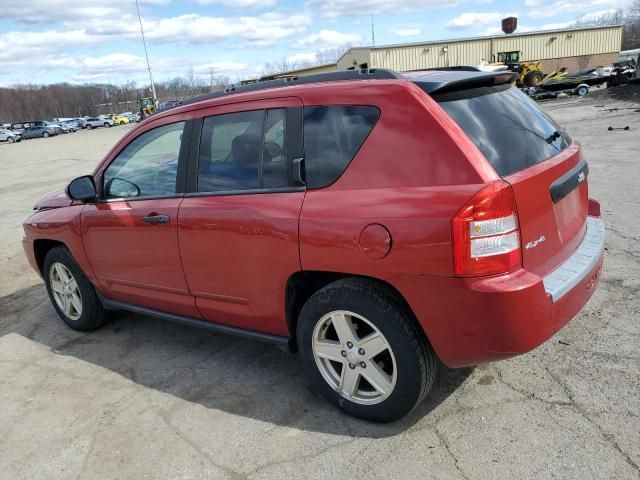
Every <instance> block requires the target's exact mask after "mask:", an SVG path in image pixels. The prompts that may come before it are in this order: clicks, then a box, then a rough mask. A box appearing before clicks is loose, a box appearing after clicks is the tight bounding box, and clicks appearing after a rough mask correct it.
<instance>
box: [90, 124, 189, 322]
mask: <svg viewBox="0 0 640 480" xmlns="http://www.w3.org/2000/svg"><path fill="white" fill-rule="evenodd" d="M185 125H186V122H184V121H179V122H174V123H166V124H162V125H158V126H157V127H155V128H151V129H147V130H146V131H145V132H144V133H142V134H140V135H138V136H137V137H135V138H134V139H133V140H132V141H131V142H130V143H129V144H128V145H127V146H126V147H124V148H123V149H122V150H121V151H120V152H119V153H118V154H117V156H116V157H115V158H114V159H113V160H112V161H111V163H110V164H109V165H108V166H107V167H106V169H105V170H104V171H103V172H102V175H101V177H100V181H101V188H100V190H101V192H100V197H101V199H100V201H98V202H97V203H96V204H92V205H87V206H86V207H85V209H84V210H83V212H82V228H83V240H84V245H85V249H86V251H87V256H88V258H89V259H90V262H91V268H92V269H93V271H94V273H95V275H96V276H97V277H98V280H99V282H100V285H101V286H102V288H103V289H104V291H105V293H106V295H107V296H108V297H109V298H110V299H111V300H116V301H120V302H124V303H130V304H135V305H139V306H143V307H149V308H153V309H156V310H161V311H164V312H169V313H175V314H178V315H187V316H198V314H197V310H196V309H195V306H194V301H193V297H191V295H190V294H189V291H188V288H187V283H186V280H185V277H184V273H183V271H182V265H181V262H180V253H179V249H178V228H177V225H178V209H179V207H180V203H181V202H182V193H179V194H178V193H176V192H177V191H178V190H179V188H177V177H178V164H179V162H180V161H181V156H184V155H181V147H182V151H183V152H185V154H186V150H187V148H186V147H187V145H185V146H184V147H183V146H182V137H183V131H184V130H185ZM185 138H186V136H185Z"/></svg>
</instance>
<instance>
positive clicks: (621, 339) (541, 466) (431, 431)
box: [0, 99, 640, 480]
mask: <svg viewBox="0 0 640 480" xmlns="http://www.w3.org/2000/svg"><path fill="white" fill-rule="evenodd" d="M607 105H608V107H607V109H603V108H602V107H597V106H595V104H593V103H592V102H575V101H573V102H570V101H565V102H547V103H545V104H544V108H545V109H547V110H548V111H549V112H550V113H551V114H552V115H553V116H554V117H555V118H557V119H558V120H559V121H560V123H561V124H563V125H564V126H566V127H567V128H568V130H569V131H570V132H571V134H572V135H573V136H574V137H575V138H577V139H579V140H580V141H582V143H583V145H584V147H585V152H586V156H587V158H588V160H589V161H590V177H589V180H590V188H591V194H592V195H593V196H595V197H596V198H598V199H599V200H600V201H601V202H602V205H603V214H604V217H605V221H606V223H607V229H608V237H607V256H606V262H605V267H604V273H603V277H602V282H601V284H600V288H599V289H598V291H597V292H596V294H595V296H594V297H593V298H592V300H591V301H590V303H589V304H588V305H587V306H586V308H585V309H584V310H583V311H582V313H580V314H579V315H578V316H577V317H576V318H575V319H574V320H573V321H572V322H571V323H570V324H569V325H568V326H567V327H566V328H565V329H563V330H562V331H561V332H559V333H558V335H556V336H555V337H554V338H552V339H551V340H549V341H548V342H547V343H546V344H545V345H543V346H541V347H540V348H538V349H537V350H535V351H533V352H531V353H529V354H527V355H524V356H521V357H518V358H514V359H511V360H508V361H503V362H499V363H494V364H489V365H482V366H479V367H476V368H474V369H462V370H447V369H444V368H443V369H442V370H441V371H440V372H439V376H438V380H437V382H436V385H435V387H434V389H433V391H432V393H431V395H430V397H429V398H428V399H427V400H426V401H425V402H424V403H423V404H422V405H421V406H419V407H418V409H417V410H416V411H415V412H414V413H413V414H411V415H410V416H409V417H408V418H406V419H404V420H403V421H401V422H398V423H395V424H391V425H375V424H370V423H366V422H363V421H359V420H356V419H353V418H350V417H347V416H345V415H343V414H341V413H340V412H338V411H336V410H334V409H333V408H331V407H330V406H329V405H328V404H327V403H326V402H325V401H323V400H322V399H321V398H319V397H318V396H317V395H316V394H315V393H313V391H311V389H310V388H309V386H308V384H307V383H306V381H305V380H304V377H303V375H302V369H301V365H300V362H299V360H298V359H297V358H296V357H295V356H290V355H287V354H285V353H283V352H281V351H279V350H277V349H276V348H273V347H270V346H266V345H263V344H259V343H253V342H250V341H247V340H241V339H238V338H233V337H228V336H224V335H216V334H210V333H203V332H201V331H197V330H192V329H189V328H186V327H182V326H177V325H173V324H169V323H164V322H161V321H158V320H154V319H150V318H145V317H136V316H133V315H129V314H117V315H114V318H113V320H112V321H111V322H110V323H109V324H108V325H107V326H106V327H104V328H102V329H100V330H99V331H97V332H93V333H89V334H82V333H78V332H73V331H71V330H69V329H67V328H65V326H64V325H63V323H62V322H61V321H60V320H59V319H58V318H57V317H56V314H55V313H54V310H53V308H52V307H51V305H50V304H49V300H48V298H47V296H46V292H45V289H44V287H43V285H42V282H41V280H40V279H39V277H37V276H36V275H35V273H33V272H32V271H31V269H30V268H29V267H28V265H27V262H26V260H25V258H24V256H23V253H22V251H21V244H20V238H21V235H22V234H21V228H20V223H21V222H22V220H23V219H24V218H25V217H26V215H27V214H28V213H29V210H30V209H31V207H32V206H33V204H34V202H35V201H36V200H37V199H38V198H39V197H41V196H43V195H44V194H46V193H48V192H50V191H52V190H56V189H59V188H62V187H63V186H64V185H65V183H66V182H67V181H68V180H69V179H70V178H72V177H74V176H77V175H81V174H84V173H89V172H90V171H91V170H92V169H93V167H94V165H95V164H96V163H97V162H98V161H99V159H100V158H101V157H102V155H103V154H104V153H105V152H106V151H107V150H108V148H109V147H110V146H111V145H113V144H114V143H115V141H116V140H117V139H118V138H119V137H120V136H121V135H122V134H123V132H124V131H125V130H126V129H128V128H130V127H117V128H111V129H100V130H97V131H92V132H78V133H75V134H71V135H66V136H61V137H58V138H51V139H48V140H29V141H27V142H23V143H21V144H16V145H0V165H2V167H3V175H2V176H1V177H0V202H1V203H2V205H4V208H3V215H2V217H1V218H0V226H1V230H0V379H1V380H0V405H1V406H2V408H0V478H3V479H5V478H6V479H33V478H42V479H48V480H51V479H69V478H90V479H93V478H100V479H112V478H113V479H116V478H120V479H122V478H136V479H141V478H153V479H160V478H167V479H176V478H215V479H217V478H220V479H224V478H232V479H240V478H274V479H280V478H327V479H334V478H390V477H393V478H394V479H397V480H400V479H405V478H406V479H409V478H412V479H413V478H421V479H427V478H442V479H458V478H462V479H483V480H484V479H494V478H495V479H504V478H519V479H541V478H575V479H580V480H583V479H586V478H616V479H631V478H640V469H639V467H640V381H639V378H640V350H639V348H638V344H639V343H638V340H639V339H640V320H639V318H640V296H639V295H638V293H639V292H640V247H639V243H638V240H639V239H640V222H636V221H635V220H636V219H637V212H638V211H639V207H640V188H638V187H639V186H640V184H639V181H638V168H639V167H638V162H640V160H639V159H638V150H639V147H640V136H639V135H638V129H640V115H639V114H638V113H636V112H634V111H633V110H632V109H631V108H629V107H628V105H627V104H626V103H621V102H619V101H618V100H615V99H612V100H610V101H609V102H608V103H607ZM610 108H618V110H610V111H609V110H608V109H610ZM636 108H637V107H636ZM610 125H613V126H625V125H630V127H631V130H629V131H613V132H609V131H607V127H608V126H610ZM634 212H635V214H634Z"/></svg>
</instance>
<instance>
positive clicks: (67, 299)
mask: <svg viewBox="0 0 640 480" xmlns="http://www.w3.org/2000/svg"><path fill="white" fill-rule="evenodd" d="M49 282H50V284H51V291H52V292H53V298H54V299H55V301H56V304H57V305H58V308H60V310H61V311H62V312H63V313H64V314H65V316H66V317H67V318H69V319H70V320H78V319H79V318H80V317H81V316H82V295H81V294H80V289H79V288H78V282H76V279H75V278H74V277H73V274H72V273H71V271H70V270H69V269H68V268H67V267H65V266H64V265H63V264H62V263H59V262H56V263H54V264H53V265H51V268H50V270H49Z"/></svg>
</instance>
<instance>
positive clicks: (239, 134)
mask: <svg viewBox="0 0 640 480" xmlns="http://www.w3.org/2000/svg"><path fill="white" fill-rule="evenodd" d="M285 120H286V115H285V110H284V109H274V110H266V111H265V110H253V111H247V112H238V113H229V114H225V115H217V116H214V117H208V118H205V119H204V122H203V125H202V135H201V138H200V153H199V158H198V192H223V191H226V192H233V191H237V190H256V189H264V188H267V189H268V188H283V187H287V186H288V185H289V181H288V173H287V152H286V144H285V128H286V125H285Z"/></svg>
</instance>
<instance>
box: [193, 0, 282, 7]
mask: <svg viewBox="0 0 640 480" xmlns="http://www.w3.org/2000/svg"><path fill="white" fill-rule="evenodd" d="M195 1H196V3H197V4H199V5H222V6H224V7H228V8H267V7H273V6H274V5H276V4H277V3H278V0H195Z"/></svg>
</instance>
